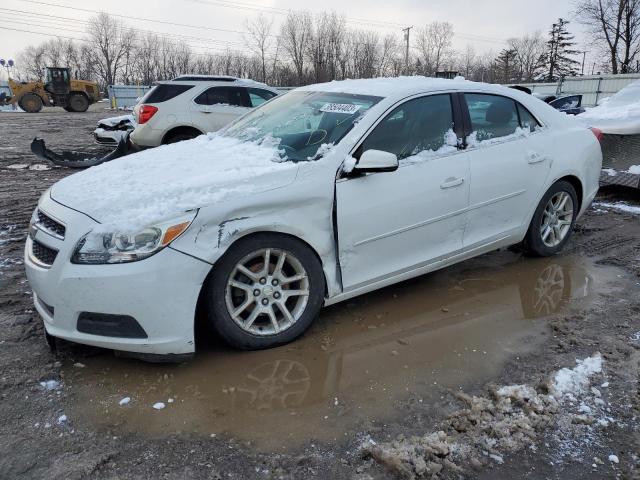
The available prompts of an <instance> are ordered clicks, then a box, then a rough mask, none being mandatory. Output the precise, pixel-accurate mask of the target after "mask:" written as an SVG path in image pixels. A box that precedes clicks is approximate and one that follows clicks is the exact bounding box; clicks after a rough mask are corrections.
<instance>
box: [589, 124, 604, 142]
mask: <svg viewBox="0 0 640 480" xmlns="http://www.w3.org/2000/svg"><path fill="white" fill-rule="evenodd" d="M590 130H591V131H592V132H593V134H594V135H595V136H596V138H597V139H598V142H600V143H602V138H603V137H604V134H603V133H602V130H600V129H599V128H595V127H591V128H590Z"/></svg>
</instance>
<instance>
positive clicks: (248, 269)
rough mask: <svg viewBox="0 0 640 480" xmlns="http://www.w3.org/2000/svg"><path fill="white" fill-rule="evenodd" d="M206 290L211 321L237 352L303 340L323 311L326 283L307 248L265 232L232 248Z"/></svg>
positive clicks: (223, 258)
mask: <svg viewBox="0 0 640 480" xmlns="http://www.w3.org/2000/svg"><path fill="white" fill-rule="evenodd" d="M265 265H266V266H267V267H266V268H265ZM204 288H205V289H206V290H205V295H206V305H207V307H208V308H207V310H208V311H207V314H208V320H209V323H210V325H211V326H212V327H213V328H214V329H215V331H216V332H217V333H218V334H219V335H220V337H222V338H223V339H224V340H225V341H226V342H227V343H228V344H230V345H231V346H233V347H235V348H238V349H241V350H259V349H264V348H271V347H276V346H278V345H283V344H285V343H288V342H291V341H293V340H295V339H296V338H297V337H299V336H300V335H302V333H303V332H304V331H305V330H306V329H307V328H308V327H309V326H310V325H311V323H313V321H314V320H315V319H316V317H317V316H318V313H319V312H320V309H321V308H322V305H323V303H324V292H325V279H324V272H323V270H322V265H321V263H320V260H319V259H318V257H317V256H316V255H315V253H314V252H313V251H312V250H311V249H310V248H309V247H308V246H307V245H305V244H304V243H302V242H301V241H300V240H297V239H295V238H293V237H289V236H285V235H279V234H272V233H264V234H258V235H254V236H251V237H247V238H244V239H240V240H238V241H237V242H236V243H234V244H233V245H232V246H231V247H230V248H229V250H228V251H227V252H226V253H225V255H224V256H223V257H222V258H221V259H220V260H219V261H218V262H217V263H216V265H215V266H214V267H213V270H212V273H211V276H210V278H209V280H208V281H207V283H206V284H205V287H204Z"/></svg>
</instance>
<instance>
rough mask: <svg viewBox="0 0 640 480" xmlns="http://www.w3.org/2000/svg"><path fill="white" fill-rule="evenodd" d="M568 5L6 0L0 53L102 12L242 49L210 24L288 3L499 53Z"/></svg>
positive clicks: (238, 22)
mask: <svg viewBox="0 0 640 480" xmlns="http://www.w3.org/2000/svg"><path fill="white" fill-rule="evenodd" d="M571 5H572V2H571V0H536V1H532V0H395V1H389V0H367V1H365V0H349V1H344V0H342V1H339V0H324V1H323V2H309V1H304V0H302V1H300V0H297V1H293V0H271V1H269V0H238V1H237V2H236V1H231V0H229V1H226V0H225V1H223V0H157V1H152V0H133V1H132V0H99V1H98V0H82V1H72V0H43V1H33V0H2V7H1V9H0V11H2V17H1V20H0V58H5V59H8V58H14V59H15V58H16V57H17V55H18V53H19V52H20V50H21V49H22V48H24V46H26V45H29V44H35V43H39V42H41V41H43V40H46V39H48V38H53V37H54V36H55V35H61V36H65V37H74V38H80V37H82V35H83V33H82V31H84V30H85V29H86V25H85V24H84V23H82V21H85V20H87V19H88V18H89V17H91V16H92V15H93V13H92V11H98V10H103V11H106V12H107V13H112V14H118V15H123V16H126V17H127V18H128V20H126V22H127V23H128V24H129V25H131V26H132V27H134V28H137V29H145V30H153V31H155V32H158V33H165V34H179V35H189V36H193V37H198V40H190V41H189V43H190V44H192V45H193V46H194V47H197V48H196V51H200V52H202V51H206V50H210V51H216V50H219V49H224V48H226V46H229V47H230V48H233V49H237V48H241V47H242V42H243V36H242V34H241V33H232V32H225V31H216V30H213V29H221V30H235V31H242V30H245V22H246V20H247V18H251V17H253V16H255V15H257V13H258V11H265V12H266V13H267V15H269V16H270V17H273V19H274V23H275V25H278V24H279V23H280V22H281V21H282V19H283V18H284V15H283V13H284V12H285V11H286V10H287V9H307V10H310V11H312V12H320V11H323V10H326V11H330V10H334V11H336V12H337V13H340V14H344V15H345V16H346V17H347V20H348V22H349V25H350V26H351V27H357V28H363V29H369V30H375V31H378V32H380V33H387V32H393V31H396V32H399V33H401V32H400V29H401V28H402V26H411V25H413V26H415V27H417V28H418V27H420V26H421V25H424V24H427V23H429V22H431V21H434V20H439V21H448V22H451V23H452V24H453V27H454V31H455V34H456V36H455V41H454V46H455V48H457V49H464V48H465V47H466V45H467V44H472V45H473V46H474V48H475V49H476V51H477V52H483V51H487V50H493V51H494V52H496V53H497V52H498V51H499V50H501V49H502V48H503V47H504V43H503V42H504V40H505V39H507V38H509V37H512V36H520V35H523V34H524V33H526V32H533V31H535V30H540V31H542V32H543V33H544V34H546V32H547V30H548V29H549V27H550V25H551V24H552V23H553V22H554V21H555V20H556V19H557V18H558V17H559V16H562V17H563V18H569V19H571V18H572V17H571V10H572V6H571ZM65 7H68V8H65ZM88 10H89V11H88ZM35 14H37V15H35ZM56 17H57V18H56ZM133 17H138V18H141V19H149V20H158V21H164V22H172V23H180V24H186V25H192V26H200V27H208V28H209V29H202V28H200V29H198V28H191V27H186V26H177V25H168V24H163V23H154V22H148V21H144V20H139V19H134V18H133ZM9 29H14V30H9ZM15 30H23V31H15ZM24 30H28V31H30V32H39V33H27V32H25V31H24ZM570 30H571V31H572V33H575V34H576V36H577V40H579V42H580V44H579V45H578V47H579V48H583V44H582V42H583V38H584V35H583V34H582V32H581V30H582V28H581V26H580V25H578V24H576V23H575V22H573V23H572V24H571V25H570ZM200 39H202V40H200ZM587 48H588V47H587ZM587 64H589V60H587ZM3 78H4V77H3Z"/></svg>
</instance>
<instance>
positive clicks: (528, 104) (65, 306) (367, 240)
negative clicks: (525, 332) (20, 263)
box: [25, 77, 602, 355]
mask: <svg viewBox="0 0 640 480" xmlns="http://www.w3.org/2000/svg"><path fill="white" fill-rule="evenodd" d="M598 138H599V132H598V131H590V130H589V129H588V128H586V127H584V126H582V125H580V124H579V123H578V122H575V121H574V120H573V119H572V118H568V117H567V116H566V115H564V114H561V113H559V112H557V111H556V110H554V109H553V108H551V107H549V106H548V105H546V104H544V103H543V102H540V101H539V100H537V99H535V98H533V97H531V96H529V95H526V94H524V93H521V92H518V91H515V90H512V89H508V88H504V87H500V86H494V85H486V84H481V83H472V82H466V81H463V80H435V79H427V78H423V77H410V78H395V79H371V80H348V81H342V82H331V83H327V84H319V85H311V86H307V87H302V88H299V89H297V90H294V91H292V92H291V93H288V94H287V95H284V96H282V97H279V98H275V99H273V100H272V101H270V102H268V103H265V104H264V105H263V106H261V107H259V108H258V109H256V110H254V111H252V112H250V113H248V114H247V115H245V116H243V117H242V118H240V119H239V120H237V121H236V122H234V123H233V124H232V125H230V126H229V127H227V128H225V129H224V130H222V131H221V132H218V133H215V134H209V135H207V136H201V137H198V138H197V139H194V140H191V141H188V142H182V143H180V144H175V145H167V146H163V147H159V148H157V149H153V150H149V151H144V152H141V153H137V154H134V155H130V156H128V157H124V158H121V159H118V160H115V161H113V162H110V163H108V164H104V165H100V166H98V167H94V168H91V169H89V170H86V171H83V172H80V173H77V174H75V175H72V176H70V177H67V178H65V179H63V180H61V181H59V182H58V183H56V184H55V185H54V186H53V187H52V188H51V189H50V190H48V191H47V192H45V193H44V194H43V196H42V198H41V199H40V201H39V203H38V207H37V209H36V211H35V212H34V215H33V218H32V222H31V227H30V235H29V238H28V240H27V244H26V250H25V265H26V270H27V276H28V278H29V281H30V283H31V286H32V288H33V292H34V301H35V306H36V308H37V310H38V312H39V313H40V315H41V316H42V317H43V319H44V325H45V328H46V332H47V334H48V335H49V336H52V337H59V338H63V339H67V340H71V341H74V342H79V343H85V344H90V345H96V346H100V347H107V348H112V349H116V350H122V351H129V352H137V353H145V354H165V355H166V354H173V355H183V354H187V355H188V354H192V353H193V352H194V351H195V340H196V339H195V330H196V329H195V326H196V322H197V321H198V320H197V319H200V318H201V317H204V318H205V320H204V321H206V322H207V323H208V324H209V325H210V326H211V327H213V330H215V331H216V332H217V334H218V335H220V336H221V337H223V338H224V339H225V340H226V341H227V342H229V343H230V344H231V345H233V346H235V347H238V348H242V349H258V348H267V347H273V346H276V345H281V344H284V343H286V342H289V341H292V340H293V339H295V338H296V337H297V336H299V335H300V334H302V333H303V332H304V331H305V330H306V329H307V327H309V325H310V324H311V323H312V322H313V320H314V319H315V318H316V317H317V316H318V313H319V311H320V309H321V307H322V306H323V305H330V304H334V303H337V302H340V301H343V300H347V299H349V298H352V297H354V296H357V295H361V294H363V293H366V292H370V291H372V290H375V289H378V288H382V287H384V286H386V285H390V284H393V283H396V282H400V281H402V280H406V279H408V278H411V277H415V276H418V275H423V274H425V273H427V272H430V271H433V270H436V269H439V268H442V267H446V266H447V265H451V264H453V263H456V262H460V261H462V260H464V259H467V258H470V257H473V256H476V255H481V254H483V253H485V252H489V251H492V250H495V249H498V248H501V247H506V246H510V245H514V244H522V245H523V247H524V248H525V249H526V250H528V251H529V252H530V253H532V254H534V255H542V256H546V255H553V254H556V253H558V252H559V251H560V250H562V248H563V247H564V246H565V244H566V243H567V241H568V240H569V237H570V235H571V232H572V228H573V225H574V222H575V220H576V218H578V217H579V216H580V215H581V214H582V213H583V212H584V211H585V210H586V209H587V208H588V206H589V204H590V203H591V201H592V200H593V198H594V196H595V195H596V192H597V190H598V179H599V175H600V168H601V162H602V155H601V151H600V145H599V142H598ZM201 314H202V315H201Z"/></svg>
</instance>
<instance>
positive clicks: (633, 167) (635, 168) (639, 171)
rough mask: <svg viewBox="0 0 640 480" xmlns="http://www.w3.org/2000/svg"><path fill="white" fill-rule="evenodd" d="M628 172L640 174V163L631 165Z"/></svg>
mask: <svg viewBox="0 0 640 480" xmlns="http://www.w3.org/2000/svg"><path fill="white" fill-rule="evenodd" d="M627 172H629V173H633V174H634V175H640V165H631V166H630V167H629V170H627Z"/></svg>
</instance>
